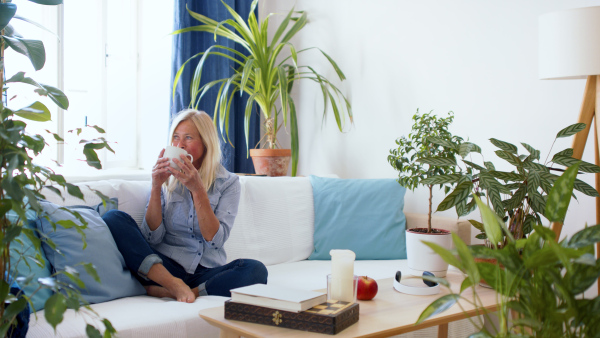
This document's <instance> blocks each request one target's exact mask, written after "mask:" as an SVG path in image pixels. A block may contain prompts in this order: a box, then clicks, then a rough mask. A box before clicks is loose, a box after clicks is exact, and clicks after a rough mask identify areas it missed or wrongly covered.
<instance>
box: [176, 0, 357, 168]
mask: <svg viewBox="0 0 600 338" xmlns="http://www.w3.org/2000/svg"><path fill="white" fill-rule="evenodd" d="M257 3H258V0H254V1H253V2H252V4H251V9H250V15H249V17H248V21H247V22H245V21H244V20H243V19H242V18H241V17H240V16H239V15H238V14H237V13H236V12H235V11H234V10H233V9H232V8H231V7H229V6H227V4H225V3H224V2H223V5H224V6H225V7H226V8H227V10H228V11H229V13H230V14H231V16H232V17H233V19H228V20H224V21H221V22H217V21H215V20H212V19H210V18H208V17H206V16H204V15H201V14H198V13H195V12H193V11H190V10H189V9H188V12H189V13H190V15H191V16H192V17H193V18H195V19H196V20H198V21H200V22H201V23H202V25H199V26H193V27H188V28H184V29H180V30H177V31H175V32H174V33H173V34H182V33H185V32H191V31H197V32H208V33H210V34H214V35H215V40H216V37H217V35H218V36H223V37H225V38H227V39H229V40H231V41H233V42H235V43H237V44H239V45H240V46H242V47H244V49H245V50H246V51H247V52H248V55H247V56H246V55H243V54H242V53H239V52H237V51H235V50H233V49H231V48H228V47H225V46H221V45H214V46H211V47H210V48H208V49H207V50H206V51H203V52H200V53H198V54H196V55H194V56H193V57H191V58H190V59H188V60H187V61H186V62H185V63H184V64H183V65H182V66H181V68H180V69H179V71H178V72H177V74H176V75H175V79H174V84H173V88H174V89H175V87H176V86H177V83H178V81H179V77H180V75H181V73H182V71H183V70H184V69H185V67H186V66H187V64H188V63H189V62H190V61H192V60H193V59H196V58H200V60H199V61H198V65H197V66H196V71H195V73H194V76H193V78H192V83H191V88H190V90H191V102H190V106H191V107H193V108H196V109H197V108H198V104H199V102H200V100H201V99H202V97H203V96H204V94H205V93H206V92H207V91H208V90H209V89H210V88H212V87H215V86H218V88H219V95H218V96H217V100H216V104H215V115H214V121H215V123H216V124H218V126H219V129H220V131H221V134H222V135H227V134H228V130H229V121H230V119H233V118H238V119H239V118H241V117H232V116H230V109H231V104H230V102H231V98H232V97H234V95H242V94H244V93H246V94H248V95H249V98H248V100H247V102H246V109H245V116H244V124H245V136H246V149H247V150H248V149H249V147H250V146H251V145H249V144H248V138H249V123H250V114H251V111H252V105H253V104H257V105H258V107H259V109H260V112H261V114H262V117H263V119H264V136H263V138H262V140H261V142H260V143H262V147H263V149H261V150H256V151H250V155H252V156H253V161H254V163H255V169H256V170H257V173H258V174H261V172H259V169H260V167H262V166H260V165H258V166H257V162H256V160H255V159H254V153H256V154H258V153H261V154H258V155H260V156H266V157H273V156H277V155H276V154H279V153H283V154H284V155H285V154H287V155H285V156H287V157H288V158H289V156H290V154H291V161H292V176H295V175H296V171H297V165H298V154H299V145H298V144H299V143H298V122H297V116H296V105H295V103H294V100H293V98H292V96H291V94H290V93H291V90H292V86H293V84H294V81H297V80H302V79H308V80H311V81H314V82H316V83H317V84H318V85H319V86H320V87H321V92H322V95H323V103H324V111H323V115H324V116H325V115H326V113H327V106H328V105H331V108H332V111H333V114H334V116H335V120H336V123H337V125H338V128H339V129H340V131H342V130H343V124H344V117H345V114H347V115H348V117H349V118H350V122H351V123H352V108H351V106H350V102H348V100H347V99H346V97H345V96H344V94H343V93H342V92H341V91H340V90H339V89H338V88H337V87H336V86H335V85H334V84H333V83H331V82H330V81H329V80H328V79H327V78H326V77H324V76H323V75H320V74H319V73H317V72H316V71H315V69H314V68H312V67H310V66H302V65H300V64H299V62H298V55H299V54H301V53H303V52H306V51H308V50H311V49H314V48H306V49H303V50H296V48H295V47H294V45H293V44H292V43H291V42H290V40H291V39H292V37H294V35H296V34H297V33H298V32H299V31H300V30H301V29H302V28H303V27H304V26H305V25H306V23H307V14H306V13H305V12H302V11H295V10H294V9H293V8H292V10H290V11H289V12H288V14H287V15H286V17H285V18H284V19H283V21H282V22H281V24H280V25H279V27H277V30H276V31H275V34H274V35H273V37H272V39H271V40H270V41H269V40H268V38H267V28H268V26H269V17H270V16H271V15H272V14H270V15H268V16H267V17H266V18H264V19H263V20H262V21H261V22H260V23H259V22H258V20H257V18H256V16H255V15H254V10H255V8H256V5H257ZM290 25H291V26H290ZM288 26H289V29H288ZM284 49H285V50H289V51H290V54H291V55H290V56H287V57H283V58H282V57H281V56H280V54H281V52H282V51H283V50H284ZM316 49H318V48H316ZM319 51H320V52H321V53H322V54H323V56H324V57H325V58H326V59H327V60H328V61H329V62H330V63H331V65H332V67H333V69H334V70H335V72H336V74H337V76H338V77H339V79H340V81H343V80H344V79H345V76H344V73H342V71H341V69H340V68H339V67H338V66H337V64H336V63H335V61H334V60H333V59H332V58H331V57H330V56H329V55H327V54H326V53H325V52H323V51H322V50H320V49H319ZM210 55H215V56H220V57H224V58H227V59H229V60H231V61H232V62H233V63H235V65H236V67H235V69H234V71H233V75H231V76H229V77H227V78H223V79H220V80H215V81H211V82H209V83H207V84H205V85H203V86H200V85H199V84H200V83H201V82H200V81H201V77H202V70H203V68H204V61H205V60H206V58H207V57H208V56H210ZM282 127H283V128H284V129H286V130H287V128H288V127H289V133H290V136H291V150H287V149H285V150H284V149H278V148H279V147H280V145H279V143H278V142H277V133H278V132H279V131H280V130H281V128H282ZM272 162H273V163H275V164H277V166H281V162H282V160H280V159H273V161H272ZM288 163H289V160H288ZM286 173H287V164H286V165H285V167H284V169H281V170H279V171H278V173H275V172H267V173H266V174H270V175H274V174H275V175H285V174H286Z"/></svg>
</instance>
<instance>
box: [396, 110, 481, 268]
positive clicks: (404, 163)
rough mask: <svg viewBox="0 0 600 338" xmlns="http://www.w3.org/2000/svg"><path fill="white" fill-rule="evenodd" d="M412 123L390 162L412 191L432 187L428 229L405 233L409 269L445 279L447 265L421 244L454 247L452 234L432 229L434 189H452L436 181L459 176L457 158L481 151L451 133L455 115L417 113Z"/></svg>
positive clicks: (405, 185) (399, 140)
mask: <svg viewBox="0 0 600 338" xmlns="http://www.w3.org/2000/svg"><path fill="white" fill-rule="evenodd" d="M413 120H414V124H413V126H412V130H411V132H410V133H409V134H408V137H404V136H402V137H400V138H398V139H397V140H396V144H397V145H398V148H396V149H391V150H390V155H389V156H388V162H389V163H390V164H391V165H392V167H394V169H396V170H398V183H400V184H401V185H402V186H404V187H406V188H408V189H411V190H414V189H415V188H417V187H418V186H419V185H425V186H427V187H428V188H429V213H428V218H427V228H413V229H408V230H407V232H406V251H407V258H408V266H409V268H410V269H411V270H413V271H416V272H414V273H420V272H422V271H429V272H432V273H434V274H435V275H436V276H438V277H444V276H445V275H446V270H447V269H448V264H447V263H445V262H444V261H443V260H442V259H441V258H440V257H439V256H438V255H436V254H435V253H434V252H433V251H432V250H431V249H429V248H428V247H427V246H426V245H425V244H423V243H422V241H423V240H426V241H435V242H436V243H437V244H439V245H442V246H444V247H447V248H448V249H449V248H450V247H451V245H452V238H451V236H450V232H449V231H447V230H441V229H434V228H432V226H431V216H432V205H433V186H434V185H436V184H439V186H440V188H441V187H445V190H446V193H448V192H449V191H450V188H451V186H450V185H447V184H446V183H445V182H442V183H436V182H435V181H434V180H435V179H436V178H437V177H439V176H449V175H450V176H451V175H455V174H457V172H458V171H457V170H459V168H457V166H456V155H461V156H463V157H464V155H466V154H468V153H469V152H470V151H480V150H479V147H477V146H476V145H474V144H471V143H469V142H463V139H462V138H461V137H458V136H454V135H452V133H450V131H448V127H449V126H450V124H452V121H453V120H454V114H453V113H452V112H449V113H448V117H445V118H442V117H437V116H436V115H434V114H432V113H427V114H419V111H418V110H417V113H416V114H415V115H414V116H413ZM465 180H466V178H465ZM469 183H470V182H469ZM432 235H433V236H432ZM425 236H426V237H425Z"/></svg>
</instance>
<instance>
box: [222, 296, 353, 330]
mask: <svg viewBox="0 0 600 338" xmlns="http://www.w3.org/2000/svg"><path fill="white" fill-rule="evenodd" d="M326 298H327V295H326V294H325V293H322V292H315V291H306V290H298V289H292V288H286V287H275V286H269V285H264V284H255V285H250V286H246V287H243V288H237V289H233V290H231V300H228V301H226V302H225V318H226V319H232V320H240V321H245V322H250V323H256V324H263V325H271V326H279V327H285V328H289V329H295V330H303V331H311V332H318V333H325V334H336V333H338V332H340V331H342V330H344V329H345V328H347V327H349V326H350V325H352V324H354V323H356V322H357V321H358V312H359V306H358V304H357V303H349V302H342V301H336V300H329V301H327V299H326Z"/></svg>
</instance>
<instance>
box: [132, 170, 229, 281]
mask: <svg viewBox="0 0 600 338" xmlns="http://www.w3.org/2000/svg"><path fill="white" fill-rule="evenodd" d="M240 191H241V188H240V181H239V177H238V176H237V175H235V174H232V173H230V172H228V171H227V170H225V169H224V168H221V170H220V171H219V172H218V174H217V178H216V179H215V182H214V183H213V185H212V187H211V188H210V190H209V191H208V199H209V201H210V206H211V208H212V210H213V212H214V213H215V216H217V219H218V220H219V223H220V225H219V230H218V231H217V233H216V234H215V236H214V237H213V239H212V241H207V240H206V239H204V237H202V233H201V232H200V227H199V226H198V217H197V216H196V209H195V208H194V201H193V200H192V194H191V193H190V191H189V190H188V189H187V188H186V187H185V186H183V185H180V186H179V187H178V188H177V189H175V190H174V191H173V193H172V194H171V197H170V199H169V201H168V206H167V207H165V206H166V204H167V202H166V200H165V190H164V189H163V190H162V191H161V194H160V195H161V196H160V199H161V205H162V222H161V224H160V225H159V226H158V228H156V230H154V231H151V230H150V228H149V227H148V223H146V217H144V221H143V222H142V225H141V226H140V230H141V231H142V234H143V236H144V238H145V239H146V240H147V241H148V243H149V244H150V246H151V247H152V248H153V249H155V250H156V251H158V252H160V253H161V254H163V255H165V256H167V257H169V258H171V259H173V260H174V261H176V262H177V263H179V265H181V266H182V267H183V268H184V269H185V270H186V271H187V272H188V273H194V272H195V271H196V268H197V267H198V264H200V265H202V266H204V267H207V268H214V267H218V266H222V265H224V264H225V262H226V260H227V255H226V253H225V249H224V248H223V245H224V244H225V241H226V240H227V238H229V234H230V232H231V228H232V227H233V221H234V220H235V216H236V215H237V212H238V206H239V203H240ZM149 202H150V200H148V203H147V204H146V211H147V210H148V204H149Z"/></svg>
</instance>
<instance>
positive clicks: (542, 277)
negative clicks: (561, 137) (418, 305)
mask: <svg viewBox="0 0 600 338" xmlns="http://www.w3.org/2000/svg"><path fill="white" fill-rule="evenodd" d="M581 164H582V163H580V162H578V163H575V164H573V165H572V166H570V167H569V168H568V169H567V170H566V171H565V172H564V173H563V174H562V175H561V176H560V177H559V178H557V179H556V181H555V183H554V186H553V188H552V190H551V191H550V193H549V195H548V199H547V202H546V208H545V216H546V218H548V220H549V221H550V222H554V221H557V222H562V221H563V220H564V218H565V214H566V212H567V208H568V206H569V203H570V200H571V198H572V193H573V187H574V186H575V184H576V183H575V182H576V176H577V171H578V169H579V170H580V169H581ZM474 199H475V200H476V202H477V205H478V206H479V208H480V211H481V214H482V216H483V224H484V226H485V227H486V231H487V233H488V236H490V237H491V238H492V244H493V245H494V248H487V247H468V246H467V245H465V243H464V242H462V240H461V239H460V238H459V237H458V236H456V235H454V234H453V240H454V244H455V247H456V250H454V251H451V250H447V249H444V248H442V247H441V246H439V245H436V244H434V243H426V244H427V245H428V246H429V247H430V248H432V249H433V250H434V251H435V252H436V253H438V254H439V255H440V256H441V257H442V258H444V260H445V261H446V262H448V263H449V264H452V265H454V266H456V267H457V268H458V269H460V270H461V271H462V272H463V273H464V274H465V276H466V277H465V279H464V281H463V282H462V284H461V288H460V292H458V293H454V292H453V291H452V290H451V289H450V287H449V284H448V282H447V281H446V280H444V279H442V278H427V279H430V280H435V281H437V282H439V283H441V284H442V285H444V286H446V287H447V288H448V290H449V294H447V295H445V296H442V297H440V298H439V299H437V300H435V301H434V302H433V303H431V304H430V305H429V306H428V307H427V308H426V309H425V310H424V311H423V313H422V314H421V316H420V317H419V319H418V322H422V321H424V320H425V319H427V318H429V317H430V316H433V315H435V314H438V313H441V312H443V311H445V310H446V309H448V308H449V307H451V306H454V305H457V304H458V306H460V303H458V300H459V299H462V300H463V301H465V302H468V303H471V304H473V305H474V306H476V307H479V308H480V309H481V312H482V313H485V316H489V314H488V313H486V310H485V309H484V308H483V307H482V303H481V301H480V300H479V298H478V294H477V289H476V288H475V287H474V286H476V285H477V284H478V283H479V281H480V279H483V280H485V282H486V283H487V284H488V285H489V286H490V287H492V288H493V289H494V290H495V291H496V294H497V299H498V301H499V303H498V314H499V320H500V323H499V325H498V327H495V328H494V330H492V331H488V330H487V329H486V327H485V326H484V325H483V323H481V322H480V321H472V322H473V324H474V325H475V326H476V327H477V328H478V329H479V330H480V332H479V333H478V334H475V335H473V336H472V337H491V336H493V335H495V336H497V337H512V336H515V335H517V334H519V336H531V337H597V336H598V332H600V296H596V297H594V298H584V297H583V293H584V291H585V290H587V289H588V288H590V287H591V286H592V285H593V284H594V282H595V281H596V280H598V278H599V277H600V260H598V259H596V258H595V257H594V243H597V242H599V241H600V225H594V226H590V227H587V226H586V227H585V228H584V229H583V230H581V231H578V232H577V233H575V234H574V235H573V236H572V237H571V238H569V239H564V240H562V241H560V242H559V243H557V241H556V238H555V237H556V235H555V234H554V232H553V231H552V230H551V229H549V228H548V227H544V226H542V225H537V224H536V225H534V226H533V232H532V233H531V234H530V236H529V237H527V238H524V239H515V238H514V237H513V236H510V235H508V236H507V242H506V244H505V245H504V246H503V247H502V248H501V249H500V248H499V247H496V246H495V243H498V242H500V239H501V236H502V235H503V233H508V234H510V232H508V228H507V226H506V225H505V224H504V222H503V221H502V220H501V219H500V218H499V217H498V215H497V214H496V213H495V212H494V211H493V210H492V209H490V208H489V207H488V206H487V205H486V204H485V203H483V202H481V200H479V198H478V197H476V196H474ZM474 257H480V258H493V259H496V260H497V262H498V264H491V263H488V262H478V263H475V262H474V260H473V258H474ZM467 295H468V296H467ZM511 319H512V320H511ZM490 322H491V321H490Z"/></svg>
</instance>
